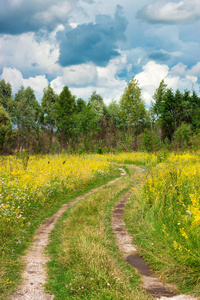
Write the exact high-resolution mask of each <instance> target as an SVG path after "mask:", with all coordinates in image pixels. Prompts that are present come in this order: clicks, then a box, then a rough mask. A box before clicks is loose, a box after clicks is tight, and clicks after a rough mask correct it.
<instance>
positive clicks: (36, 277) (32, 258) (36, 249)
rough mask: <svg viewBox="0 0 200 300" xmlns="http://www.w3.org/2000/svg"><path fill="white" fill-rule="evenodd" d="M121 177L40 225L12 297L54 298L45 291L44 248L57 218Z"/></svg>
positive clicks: (16, 299) (18, 299)
mask: <svg viewBox="0 0 200 300" xmlns="http://www.w3.org/2000/svg"><path fill="white" fill-rule="evenodd" d="M119 169H120V171H121V176H125V175H126V172H125V171H124V170H123V169H121V168H119ZM121 178H122V177H118V178H116V179H114V180H112V181H109V182H108V183H107V184H104V185H102V186H100V187H98V188H96V189H92V190H90V191H89V192H88V193H86V194H84V195H82V196H79V197H77V198H76V199H75V200H74V201H72V202H70V203H68V204H64V205H63V206H62V207H61V208H60V209H59V210H58V211H57V212H56V213H55V214H54V215H52V216H51V217H50V218H48V219H47V220H46V221H45V222H43V223H42V224H41V225H40V227H39V228H38V229H37V230H36V233H35V235H34V237H33V242H32V245H31V247H30V248H29V249H28V251H27V254H26V255H25V256H24V257H23V261H24V263H25V265H26V268H25V270H24V272H23V274H22V284H21V286H20V287H19V289H18V290H17V291H16V292H15V293H14V294H12V295H11V296H10V299H12V300H52V299H53V298H54V295H48V294H46V293H45V292H44V284H45V283H46V280H47V275H46V263H47V262H48V261H49V257H48V256H47V255H45V254H44V249H45V247H46V246H47V245H48V243H49V233H50V232H51V230H52V229H53V228H54V225H55V223H56V222H57V220H58V219H59V218H60V217H61V215H62V214H63V213H64V212H65V211H66V210H67V209H68V208H69V207H71V206H73V205H74V204H76V203H77V202H78V201H79V200H82V199H84V198H85V197H87V196H89V195H91V194H93V193H95V192H97V191H99V190H100V189H103V188H104V187H106V186H108V185H112V184H113V183H115V182H117V181H118V180H120V179H121Z"/></svg>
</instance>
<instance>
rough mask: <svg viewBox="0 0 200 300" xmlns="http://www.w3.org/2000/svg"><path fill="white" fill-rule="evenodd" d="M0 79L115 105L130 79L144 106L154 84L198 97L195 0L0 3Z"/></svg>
mask: <svg viewBox="0 0 200 300" xmlns="http://www.w3.org/2000/svg"><path fill="white" fill-rule="evenodd" d="M0 7H1V10H0V79H5V80H6V81H7V82H10V83H11V84H12V87H13V93H15V92H17V90H18V89H19V87H20V86H21V85H24V86H25V87H27V86H31V87H32V88H33V89H34V91H35V94H36V96H37V99H38V100H40V99H41V97H42V94H43V88H44V87H46V86H47V85H48V83H50V84H51V86H52V87H53V88H54V90H55V92H57V93H60V92H61V90H62V88H63V87H64V86H65V85H67V86H68V87H69V88H70V90H71V91H72V93H73V94H74V95H76V96H77V97H82V98H83V99H85V100H87V99H88V98H89V97H90V95H91V94H92V92H93V91H94V90H95V91H96V92H97V93H99V94H101V95H102V96H103V98H104V101H105V103H106V104H109V103H110V101H111V100H112V99H114V100H117V101H118V100H119V99H120V96H121V94H122V93H123V91H124V88H125V86H126V85H127V83H128V82H129V80H130V79H131V78H132V76H135V78H136V79H137V80H138V81H139V85H140V87H141V88H142V95H143V98H144V100H145V102H146V105H147V106H149V105H150V103H151V99H152V95H153V93H154V91H155V89H156V88H157V87H158V85H159V83H160V81H161V80H162V79H164V80H165V82H166V83H167V85H168V87H170V88H173V89H174V90H176V89H178V88H179V89H180V90H182V91H184V89H189V90H193V89H195V90H196V92H197V93H198V94H200V34H199V32H200V0H171V1H166V0H157V1H151V0H140V1H137V0H118V1H114V0H109V1H108V0H57V1H54V0H28V1H27V0H0Z"/></svg>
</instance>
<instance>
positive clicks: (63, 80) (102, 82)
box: [51, 55, 127, 104]
mask: <svg viewBox="0 0 200 300" xmlns="http://www.w3.org/2000/svg"><path fill="white" fill-rule="evenodd" d="M125 64H126V56H125V55H122V56H121V57H117V58H115V59H112V60H111V61H110V63H109V64H108V65H107V66H106V67H96V66H95V65H94V64H82V65H78V66H72V67H66V68H63V73H62V76H58V77H57V78H55V79H54V80H52V81H51V86H52V88H53V89H54V91H55V92H56V93H57V94H60V92H61V91H62V89H63V87H64V86H65V85H67V86H68V87H69V88H70V90H71V92H72V93H73V94H74V95H76V97H77V98H79V97H80V98H83V99H84V100H86V101H87V100H88V99H89V98H90V96H91V94H92V92H93V91H96V92H97V93H99V94H100V95H102V97H103V99H104V102H105V103H106V104H109V103H110V102H111V100H112V99H114V100H117V101H119V99H120V96H121V94H122V93H123V92H124V89H125V86H126V85H127V83H126V81H125V80H122V79H120V78H118V77H117V74H118V73H120V72H121V71H122V70H123V68H124V65H125Z"/></svg>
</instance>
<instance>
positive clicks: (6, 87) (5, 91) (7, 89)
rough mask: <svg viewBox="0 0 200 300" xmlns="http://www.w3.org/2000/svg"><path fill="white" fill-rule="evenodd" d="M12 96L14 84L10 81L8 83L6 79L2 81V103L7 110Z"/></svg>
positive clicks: (0, 101)
mask: <svg viewBox="0 0 200 300" xmlns="http://www.w3.org/2000/svg"><path fill="white" fill-rule="evenodd" d="M11 96H12V86H11V84H10V83H6V82H5V80H4V79H2V80H1V81H0V105H2V106H3V107H4V109H5V110H7V107H8V102H9V101H10V99H11Z"/></svg>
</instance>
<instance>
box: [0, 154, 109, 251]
mask: <svg viewBox="0 0 200 300" xmlns="http://www.w3.org/2000/svg"><path fill="white" fill-rule="evenodd" d="M109 171H110V163H109V162H108V161H106V160H102V159H99V158H98V157H95V156H87V155H85V156H75V155H64V154H62V155H46V156H30V158H29V161H28V164H27V168H25V167H24V163H23V159H19V158H17V157H14V156H10V157H2V158H1V160H0V235H1V237H2V242H3V240H4V239H5V238H7V237H8V236H9V235H11V236H12V235H13V234H14V233H15V232H16V231H17V230H19V228H21V227H23V226H24V225H25V224H26V223H27V219H29V221H30V219H31V215H34V211H35V210H37V211H39V210H40V208H42V207H45V206H46V208H48V205H49V203H50V201H52V198H53V196H54V194H55V193H57V192H59V193H61V192H62V191H64V192H65V193H66V194H67V193H68V192H71V191H76V190H78V189H80V188H81V189H82V188H83V187H84V186H85V185H87V184H88V183H89V182H92V181H93V180H95V179H96V178H97V177H98V176H105V175H107V174H108V173H109ZM1 244H2V243H0V245H1Z"/></svg>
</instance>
